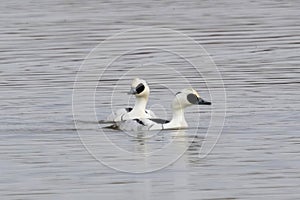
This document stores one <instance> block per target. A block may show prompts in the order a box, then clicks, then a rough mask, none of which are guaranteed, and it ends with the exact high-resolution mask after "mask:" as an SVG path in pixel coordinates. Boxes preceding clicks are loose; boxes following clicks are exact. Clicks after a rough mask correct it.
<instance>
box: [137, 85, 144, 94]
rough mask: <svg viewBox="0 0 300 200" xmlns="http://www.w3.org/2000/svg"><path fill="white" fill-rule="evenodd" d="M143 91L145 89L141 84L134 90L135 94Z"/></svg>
mask: <svg viewBox="0 0 300 200" xmlns="http://www.w3.org/2000/svg"><path fill="white" fill-rule="evenodd" d="M144 89H145V86H144V84H143V83H140V84H138V86H136V88H135V90H136V92H137V94H140V93H142V92H143V91H144Z"/></svg>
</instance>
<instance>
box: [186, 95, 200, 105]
mask: <svg viewBox="0 0 300 200" xmlns="http://www.w3.org/2000/svg"><path fill="white" fill-rule="evenodd" d="M187 100H188V101H189V102H190V103H191V104H198V102H199V99H198V97H197V96H196V95H195V94H192V93H191V94H188V95H187Z"/></svg>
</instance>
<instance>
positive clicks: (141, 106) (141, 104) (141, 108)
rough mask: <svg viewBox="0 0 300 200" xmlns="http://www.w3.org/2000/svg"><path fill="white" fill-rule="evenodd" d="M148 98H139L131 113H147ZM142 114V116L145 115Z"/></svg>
mask: <svg viewBox="0 0 300 200" xmlns="http://www.w3.org/2000/svg"><path fill="white" fill-rule="evenodd" d="M147 101H148V97H137V98H136V101H135V105H134V107H133V109H132V111H131V112H143V113H145V110H146V106H147ZM143 113H142V114H143Z"/></svg>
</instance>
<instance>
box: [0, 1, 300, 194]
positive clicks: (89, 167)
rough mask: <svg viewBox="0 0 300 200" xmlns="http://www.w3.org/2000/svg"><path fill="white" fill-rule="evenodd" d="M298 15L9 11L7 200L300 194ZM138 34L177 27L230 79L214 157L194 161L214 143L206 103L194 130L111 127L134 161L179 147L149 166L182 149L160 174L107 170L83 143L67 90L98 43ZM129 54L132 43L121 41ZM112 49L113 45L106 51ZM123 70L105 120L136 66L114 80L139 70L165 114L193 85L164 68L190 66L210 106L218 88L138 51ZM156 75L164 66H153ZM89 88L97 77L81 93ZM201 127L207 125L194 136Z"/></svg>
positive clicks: (272, 4)
mask: <svg viewBox="0 0 300 200" xmlns="http://www.w3.org/2000/svg"><path fill="white" fill-rule="evenodd" d="M299 7H300V4H299V2H298V1H293V0H291V1H283V2H281V1H275V0H267V1H244V2H241V1H237V0H234V1H230V2H213V1H182V2H179V1H172V2H168V1H165V2H156V1H155V2H154V1H153V2H148V3H143V2H140V1H127V2H118V3H117V2H101V3H100V2H98V1H87V2H82V1H74V2H62V1H43V2H35V1H22V3H20V2H18V1H8V2H4V3H3V4H2V6H1V7H0V10H1V12H0V16H1V18H0V24H1V31H2V32H1V38H0V65H1V68H0V87H1V89H0V100H1V101H0V110H1V115H0V131H1V134H0V175H1V179H0V196H1V197H3V199H55V198H58V199H63V198H72V199H83V198H97V199H99V198H101V199H124V198H133V199H161V198H163V199H199V198H200V199H218V198H221V199H223V198H228V199H250V198H253V199H260V198H262V197H266V198H273V199H299V197H300V196H299V192H298V188H299V186H300V181H299V180H300V179H299V172H300V170H299V169H300V162H299V160H300V153H299V152H300V151H299V142H300V140H299V137H298V135H299V134H298V132H299V128H300V127H299V125H298V124H299V123H298V119H299V117H300V114H299V111H300V104H299V97H300V93H299V83H300V81H299V74H300V68H299V64H300V63H299V55H298V54H299V49H300V43H299V40H300V36H299V30H300V27H299V23H298V21H299V20H298V19H299ZM140 26H159V27H166V28H171V29H175V30H178V31H181V32H183V33H185V34H187V35H188V36H190V37H192V38H193V39H195V40H196V41H197V42H199V43H201V44H202V45H203V46H204V47H205V49H206V50H207V51H208V53H209V54H210V55H211V56H212V58H213V60H214V62H215V63H216V64H217V66H218V67H219V69H220V71H221V72H222V76H223V80H224V83H225V87H226V92H227V118H226V123H225V127H224V130H223V133H222V136H221V138H220V139H219V141H218V144H217V145H216V146H215V148H214V149H213V151H212V152H211V153H210V154H209V156H208V157H206V158H205V159H200V158H199V157H198V152H199V151H200V149H201V145H202V144H203V142H204V141H205V124H207V121H206V120H209V119H207V118H206V117H205V116H209V114H210V109H209V108H202V107H201V112H200V114H199V112H198V110H194V109H187V112H186V118H187V120H188V121H189V124H190V128H189V129H187V130H185V131H184V132H183V133H181V134H178V132H176V131H175V132H174V131H165V132H160V133H157V134H155V135H153V137H151V138H150V139H145V138H144V135H136V136H129V135H126V134H124V133H123V132H120V131H116V130H106V131H105V133H106V135H108V136H109V138H110V139H111V140H112V141H114V142H115V143H116V144H118V146H120V147H122V148H123V149H126V150H127V151H129V152H135V153H147V152H152V151H153V150H156V149H160V148H161V147H164V146H166V145H168V144H170V143H171V144H172V146H171V148H170V149H169V150H170V151H168V152H165V153H162V154H159V153H157V156H155V159H153V160H150V161H149V162H148V164H149V163H154V164H157V166H158V165H159V164H161V163H162V162H165V161H167V160H169V159H170V160H172V159H173V158H174V159H175V158H176V155H177V154H176V152H180V151H181V150H183V149H186V152H185V153H184V154H183V155H182V157H180V159H178V160H177V161H176V162H175V163H173V164H171V165H169V166H168V167H166V168H164V169H162V170H159V171H157V172H154V173H145V174H128V173H120V172H117V171H115V170H112V169H110V168H108V167H106V166H104V165H102V164H100V163H99V162H98V161H97V160H96V159H95V158H94V157H93V156H92V155H91V154H89V152H88V151H87V149H86V148H85V147H84V146H83V144H82V142H81V140H80V138H79V137H78V134H77V132H76V129H75V126H74V121H73V116H72V88H73V83H74V79H75V75H76V72H77V70H78V67H79V66H80V65H81V63H82V61H83V59H84V58H85V56H86V55H87V54H88V53H89V52H90V50H91V49H92V48H93V47H95V46H96V45H97V44H98V43H99V42H101V41H103V40H104V39H106V38H107V37H109V36H111V35H113V34H116V33H118V32H119V31H121V30H124V29H129V28H135V27H140ZM145 39H146V38H145ZM148 39H149V38H148ZM168 39H170V40H171V38H168ZM175 39H176V38H175ZM143 41H145V40H143V38H142V39H141V40H140V41H138V42H143ZM177 42H180V41H178V40H177ZM120 45H125V46H126V45H131V44H128V43H126V38H124V40H123V41H121V42H120ZM116 46H117V45H116ZM117 51H118V49H114V48H111V49H107V51H106V53H107V55H115V54H116V52H117ZM101 56H104V55H99V58H101ZM191 56H194V55H191ZM157 58H159V59H157ZM96 64H97V63H95V67H97V65H96ZM114 66H115V67H116V68H115V69H117V70H115V71H114V70H111V71H107V74H105V77H106V79H105V80H102V82H101V84H99V88H97V93H96V97H97V99H96V114H97V117H98V118H99V119H103V118H104V117H105V116H107V115H108V114H109V113H110V112H111V110H110V100H109V98H110V94H111V91H112V90H113V87H114V86H115V85H117V86H122V85H124V86H122V87H118V90H119V91H120V92H122V91H124V92H127V89H128V87H127V85H128V84H129V82H130V79H131V76H135V75H136V74H135V71H134V70H133V71H130V73H129V74H128V76H125V77H123V78H122V80H120V81H119V78H120V77H121V76H122V75H123V74H124V72H127V71H128V69H131V68H132V67H140V66H144V68H142V69H144V70H142V71H140V72H139V74H138V75H140V73H142V75H144V76H145V77H146V79H147V80H148V81H149V84H150V86H151V89H152V91H151V92H152V95H151V96H150V100H149V106H151V109H153V110H155V111H156V112H160V113H159V115H161V116H164V117H165V118H168V117H169V116H170V111H169V107H170V103H169V102H171V99H172V96H171V94H172V91H167V90H166V86H167V87H169V88H171V89H172V90H174V91H177V90H180V89H181V87H183V85H184V84H183V83H186V82H184V81H185V80H184V79H178V76H176V72H175V71H172V70H169V72H170V73H167V74H166V73H161V71H159V70H158V69H159V68H163V67H164V68H166V67H169V68H170V69H174V68H181V69H182V71H183V72H184V73H185V77H187V78H188V81H189V82H190V83H191V84H192V85H193V87H196V89H198V91H199V92H200V93H201V95H203V96H204V97H208V96H209V91H208V89H217V88H207V87H206V85H205V81H204V80H203V79H202V78H201V77H200V78H199V76H198V75H195V73H194V71H193V69H192V68H191V67H190V65H189V64H188V63H186V62H185V61H184V60H181V59H178V58H176V57H174V55H171V54H168V53H167V52H161V51H157V50H156V49H140V50H138V51H135V52H130V53H128V54H126V55H124V56H122V57H121V58H119V59H118V60H116V61H115V62H114ZM150 66H151V67H152V68H154V69H157V70H149V69H150ZM209 72H210V71H209V69H207V73H209ZM89 81H93V80H89V79H87V81H86V84H88V82H89ZM118 81H119V82H118ZM116 82H117V83H116ZM166 91H167V92H166ZM118 95H119V96H118ZM115 97H119V99H113V100H114V105H116V106H124V105H127V104H132V103H133V98H132V97H128V96H127V95H125V93H124V95H123V93H122V94H121V93H120V94H117V96H115ZM161 99H164V102H161V101H160V100H161ZM162 108H163V109H162ZM83 114H84V113H83ZM198 115H199V117H198ZM196 116H197V117H196ZM199 119H201V120H200V124H201V125H202V126H201V127H202V128H203V129H199V130H198V131H196V133H195V130H196V129H195V127H196V124H197V122H199ZM202 120H203V121H202ZM79 123H80V124H81V126H80V129H81V131H82V132H84V135H85V136H87V137H89V138H88V139H91V141H94V142H95V148H97V147H98V148H97V150H98V152H99V154H101V155H103V156H105V159H106V160H107V161H109V162H111V163H114V164H116V165H117V164H118V163H119V161H120V158H119V157H118V158H116V157H114V156H115V155H113V154H112V153H111V152H110V150H111V149H110V147H109V145H108V144H107V143H105V142H104V140H101V138H99V135H97V134H100V132H97V131H94V130H93V129H91V126H92V124H93V123H94V122H91V121H88V120H87V121H83V122H79ZM202 130H203V131H202ZM99 131H100V129H99ZM97 136H98V137H97ZM94 138H96V139H97V140H93V139H94ZM97 145H98V146H97ZM105 145H107V148H99V147H106V146H105ZM174 152H175V153H174ZM146 158H147V157H145V158H143V159H146ZM121 161H122V162H121V163H122V164H123V165H124V166H126V167H128V168H130V167H131V168H134V167H138V166H137V165H135V164H136V163H139V162H135V160H134V159H132V158H129V157H122V158H121ZM137 161H140V160H137ZM140 163H142V162H140Z"/></svg>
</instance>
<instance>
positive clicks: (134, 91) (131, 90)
mask: <svg viewBox="0 0 300 200" xmlns="http://www.w3.org/2000/svg"><path fill="white" fill-rule="evenodd" d="M127 94H137V91H136V89H135V88H131V89H130V91H129V92H128V93H127Z"/></svg>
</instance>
